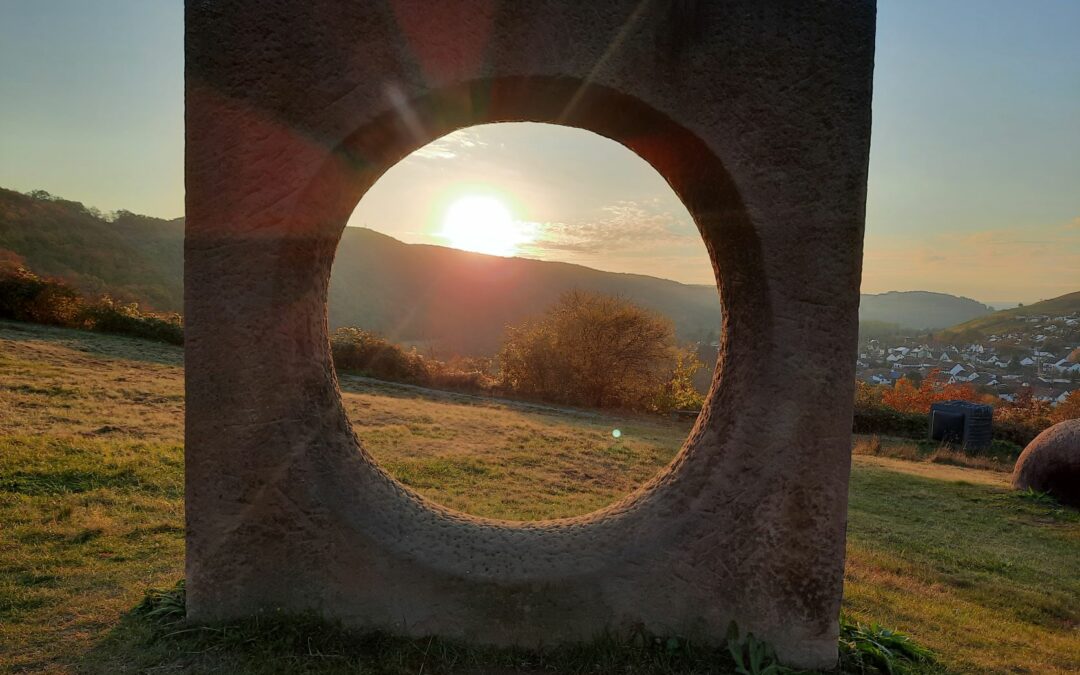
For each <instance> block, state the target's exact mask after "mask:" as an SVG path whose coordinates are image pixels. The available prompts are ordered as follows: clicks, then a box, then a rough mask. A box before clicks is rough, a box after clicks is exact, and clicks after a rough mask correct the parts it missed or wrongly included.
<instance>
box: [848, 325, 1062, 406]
mask: <svg viewBox="0 0 1080 675" xmlns="http://www.w3.org/2000/svg"><path fill="white" fill-rule="evenodd" d="M1015 318H1016V319H1017V320H1019V321H1020V322H1021V323H1020V324H1019V327H1016V328H1013V329H1011V330H1009V331H1008V332H1000V333H991V334H988V335H986V336H985V337H981V338H978V339H974V340H967V339H965V340H956V341H954V342H955V343H950V341H948V340H940V339H936V338H935V336H933V335H927V334H923V335H920V336H902V335H898V336H896V337H895V338H878V339H865V340H860V345H859V356H858V359H857V361H856V377H857V379H859V380H861V381H864V382H867V383H870V384H878V385H889V386H892V385H893V384H894V383H895V382H896V381H897V380H899V379H901V378H908V379H910V380H913V381H914V382H915V383H916V384H917V383H919V382H921V380H922V379H923V378H925V377H926V376H927V375H929V374H930V373H931V372H932V371H934V370H938V371H939V372H940V374H941V376H942V377H944V378H945V379H946V381H947V382H948V383H950V384H953V383H963V384H969V385H971V386H973V387H974V388H975V389H976V391H979V392H980V393H985V394H992V395H994V396H996V397H997V398H998V399H1000V400H1002V401H1007V402H1012V401H1015V400H1016V398H1017V396H1019V395H1021V394H1022V393H1024V392H1025V390H1030V392H1031V396H1032V398H1033V399H1035V400H1038V401H1045V402H1047V403H1049V404H1050V405H1052V406H1056V405H1058V404H1060V403H1062V402H1064V401H1065V399H1066V398H1067V397H1068V396H1069V394H1070V393H1072V392H1073V391H1074V390H1076V389H1080V312H1072V313H1070V314H1065V315H1057V316H1051V315H1045V314H1038V315H1026V316H1025V315H1018V316H1016V317H1015Z"/></svg>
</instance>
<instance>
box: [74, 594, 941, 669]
mask: <svg viewBox="0 0 1080 675" xmlns="http://www.w3.org/2000/svg"><path fill="white" fill-rule="evenodd" d="M840 651H841V664H840V667H839V668H838V669H837V670H836V671H833V672H836V673H844V674H854V673H860V674H862V673H867V674H869V673H886V672H888V673H897V674H898V675H899V674H901V673H912V674H925V675H928V674H931V673H932V674H944V673H946V671H945V670H943V669H942V668H941V667H940V666H939V665H937V664H936V662H935V659H934V657H933V655H932V654H930V652H928V651H927V650H925V649H923V648H921V647H919V646H918V645H916V644H914V643H913V642H911V641H910V640H909V639H908V638H906V637H905V636H903V635H900V634H897V633H893V632H891V631H888V630H887V629H883V628H881V627H879V626H876V625H874V626H864V625H861V624H855V623H851V622H848V621H846V620H844V621H843V622H842V626H841V641H840ZM78 667H79V670H80V672H88V673H123V672H147V671H164V672H186V673H218V672H229V673H232V674H236V675H239V674H245V673H315V672H318V673H371V674H379V675H383V674H385V675H399V674H405V673H410V674H414V673H431V674H438V673H461V674H474V673H475V674H480V673H485V674H493V675H501V674H509V673H517V674H522V675H528V674H539V673H581V674H585V673H594V674H595V673H620V674H623V675H653V674H667V675H675V674H686V675H691V674H699V673H700V674H705V673H716V674H718V675H719V674H724V673H733V674H736V675H781V674H795V673H809V672H810V671H797V670H792V669H789V668H785V667H783V666H780V665H779V664H777V663H776V661H775V657H774V656H773V654H772V650H771V649H770V648H769V647H768V645H766V644H765V643H762V642H760V641H758V640H756V639H754V637H753V636H752V635H747V636H744V637H741V638H740V636H739V635H738V631H737V630H735V628H734V626H732V632H730V633H729V639H728V642H727V644H726V645H725V646H723V647H704V646H699V645H696V644H694V643H692V642H691V641H688V640H684V639H681V638H677V637H660V636H655V635H650V634H647V633H645V632H644V631H636V632H634V633H633V634H632V635H630V636H629V637H628V638H627V639H623V638H617V637H614V636H610V635H608V636H602V637H599V638H597V639H595V640H593V641H591V642H588V643H582V644H578V645H569V646H561V647H556V648H549V649H536V650H534V649H523V648H502V647H481V646H475V645H469V644H466V643H463V642H459V641H454V640H446V639H441V638H436V637H428V638H404V637H397V636H393V635H389V634H386V633H378V632H376V633H358V632H355V631H350V630H348V629H345V628H343V627H342V626H341V625H340V624H338V623H335V622H330V621H326V620H323V619H320V618H319V617H317V616H314V615H285V614H262V615H259V616H256V617H252V618H249V619H244V620H240V621H232V622H225V623H215V624H202V625H199V624H192V623H189V622H187V621H186V620H185V618H184V589H183V582H180V583H179V584H178V585H177V586H176V587H175V588H172V589H169V590H165V591H150V592H148V593H147V596H146V598H145V599H144V600H143V601H142V602H141V603H140V604H139V605H138V606H136V607H135V608H134V609H132V610H131V611H129V612H128V613H127V614H126V615H125V616H124V617H123V619H122V621H121V623H120V625H119V626H117V627H116V628H115V629H114V630H113V631H112V632H111V633H110V634H109V635H108V636H107V637H106V638H105V639H104V640H102V641H101V642H100V643H98V645H97V646H95V647H94V649H93V650H91V652H90V653H89V654H87V655H86V657H85V658H84V659H83V660H82V662H81V663H79V664H78Z"/></svg>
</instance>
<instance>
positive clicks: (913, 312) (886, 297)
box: [859, 291, 994, 331]
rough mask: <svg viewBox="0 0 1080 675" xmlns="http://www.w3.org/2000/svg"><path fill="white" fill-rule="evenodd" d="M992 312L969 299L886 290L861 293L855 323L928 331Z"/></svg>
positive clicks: (990, 308) (990, 309) (940, 294)
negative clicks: (862, 322)
mask: <svg viewBox="0 0 1080 675" xmlns="http://www.w3.org/2000/svg"><path fill="white" fill-rule="evenodd" d="M993 311H994V308H993V307H988V306H987V305H984V304H982V303H981V302H978V301H976V300H972V299H971V298H962V297H959V296H956V295H949V294H947V293H931V292H930V291H889V292H888V293H877V294H865V293H864V294H863V296H862V302H861V306H860V307H859V320H860V321H864V322H871V321H873V322H883V323H894V324H897V325H898V326H899V327H900V328H906V329H909V330H919V331H932V330H939V329H942V328H946V327H948V326H954V325H956V324H957V323H960V322H962V321H967V320H969V319H974V318H976V317H980V316H985V315H987V314H990V313H991V312H993Z"/></svg>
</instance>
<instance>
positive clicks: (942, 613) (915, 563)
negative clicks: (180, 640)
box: [0, 322, 1080, 673]
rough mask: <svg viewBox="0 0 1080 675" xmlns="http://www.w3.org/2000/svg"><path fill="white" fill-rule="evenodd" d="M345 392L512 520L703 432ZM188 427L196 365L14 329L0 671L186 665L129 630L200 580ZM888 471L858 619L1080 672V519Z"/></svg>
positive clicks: (625, 472) (8, 355)
mask: <svg viewBox="0 0 1080 675" xmlns="http://www.w3.org/2000/svg"><path fill="white" fill-rule="evenodd" d="M342 386H343V390H344V394H343V399H344V402H345V406H346V409H347V411H348V414H349V416H350V418H351V419H352V421H353V423H354V426H355V428H356V431H357V433H358V435H359V436H360V437H361V439H363V442H364V443H365V445H366V446H367V447H368V448H369V449H370V450H371V451H372V453H373V454H374V455H375V456H376V458H377V459H378V460H379V461H380V462H381V463H383V464H384V465H385V466H386V467H387V468H388V469H389V470H390V472H391V473H392V474H394V475H395V476H397V477H398V478H399V479H400V480H402V481H403V482H405V483H407V484H409V485H411V486H412V487H413V488H414V489H416V490H418V491H419V492H421V493H422V494H424V495H426V496H428V497H430V498H432V499H434V500H436V501H438V502H441V503H443V504H446V505H448V506H450V507H452V508H457V509H461V510H464V511H468V512H471V513H476V514H480V515H487V516H493V517H501V518H518V519H523V518H526V519H527V518H546V517H557V516H564V515H572V514H575V513H583V512H587V511H590V510H593V509H595V508H598V507H599V506H601V505H603V504H606V503H608V502H610V501H612V500H613V499H616V498H618V497H619V496H620V495H622V494H625V493H626V492H627V491H629V490H630V489H632V488H633V487H634V486H636V485H637V484H639V483H640V482H642V481H643V480H646V479H647V478H648V477H649V476H651V475H652V474H653V473H654V472H655V471H657V470H658V469H659V468H660V467H661V466H663V465H664V464H666V463H667V462H668V461H669V459H670V458H671V457H672V455H673V454H674V452H675V451H676V449H677V448H678V446H679V445H680V443H681V442H682V440H683V438H684V436H685V433H686V429H687V425H686V424H685V423H683V424H678V423H673V422H670V421H668V420H666V419H656V418H649V417H635V416H607V415H599V414H594V413H590V412H584V411H567V410H555V409H550V408H544V407H543V406H530V405H527V404H520V403H513V402H501V401H493V400H483V399H477V398H474V397H466V396H461V395H456V394H445V393H437V392H425V391H419V390H417V389H415V388H410V387H404V386H399V385H390V384H382V383H377V382H372V381H370V380H363V379H360V378H351V377H345V378H343V382H342ZM182 414H183V372H182V360H181V351H180V350H178V349H176V348H173V347H169V346H165V345H156V344H153V343H147V342H143V341H138V340H132V339H127V338H119V337H110V336H103V335H96V334H89V333H79V332H75V331H67V330H59V329H50V328H43V327H38V326H28V325H24V324H13V323H6V322H0V538H2V540H3V544H4V545H3V546H0V645H2V648H0V671H3V670H5V669H10V670H18V669H23V670H26V671H29V672H39V671H45V672H48V671H56V672H68V671H70V670H74V669H76V668H77V669H80V670H87V671H92V672H113V671H115V670H116V664H118V663H120V664H127V665H126V667H132V668H135V667H136V666H135V665H133V664H141V665H138V668H144V667H145V668H156V667H163V668H165V669H166V670H167V669H169V668H171V667H173V666H175V664H176V661H175V660H170V659H174V658H175V656H174V655H169V654H166V653H164V652H161V653H159V652H155V651H153V650H152V649H150V648H149V647H147V645H145V644H144V643H141V642H139V641H138V640H139V639H140V638H139V636H138V634H137V630H136V629H133V628H131V626H130V625H128V624H123V623H121V622H120V617H121V616H122V615H123V614H124V613H125V612H127V611H129V610H130V609H131V608H132V607H133V606H134V605H135V604H136V603H137V602H138V601H139V599H140V598H141V596H142V594H143V592H144V590H145V589H146V588H149V587H165V586H171V585H172V584H173V583H175V581H176V580H178V579H179V578H181V576H182V574H183V571H182V570H183V473H182V469H183V448H182V445H181V444H182V430H183V420H182ZM616 427H617V428H619V429H620V430H621V431H622V432H623V436H622V438H621V439H620V440H618V441H616V440H615V439H614V438H613V437H612V436H611V430H612V429H613V428H616ZM888 444H889V441H885V442H883V443H882V445H886V446H887V445H888ZM868 448H870V449H872V447H871V446H868ZM863 451H864V452H865V451H866V450H865V449H864V450H863ZM885 454H887V453H885V452H882V451H880V450H878V451H876V452H871V453H870V454H860V455H856V456H855V460H854V467H853V472H852V480H851V500H850V509H849V526H848V567H847V578H846V588H845V607H846V608H847V610H848V611H849V612H851V613H852V614H853V615H854V616H856V617H857V618H859V619H861V620H863V621H879V622H881V623H883V624H885V625H888V626H890V627H893V628H896V629H899V630H903V631H905V632H907V633H909V634H911V635H912V636H913V637H915V638H916V639H917V640H919V641H920V642H922V643H923V644H925V645H927V646H929V647H931V648H933V649H934V650H935V651H937V652H938V654H939V655H940V656H941V658H942V659H943V661H944V662H945V663H946V664H947V665H948V666H949V667H950V668H951V669H952V670H954V671H957V672H966V673H1018V672H1027V673H1071V672H1080V515H1078V514H1077V513H1076V512H1074V511H1069V510H1065V509H1062V508H1060V507H1058V506H1056V505H1054V504H1053V503H1050V502H1046V501H1045V500H1044V499H1043V498H1041V497H1040V496H1038V495H1021V494H1017V493H1013V492H1011V491H1010V490H1009V489H1008V486H1007V483H1006V475H1005V474H1003V473H1000V472H991V471H984V470H980V469H977V468H970V467H962V466H952V465H943V464H935V463H932V462H927V461H922V460H923V458H922V457H920V458H919V459H920V461H914V462H913V461H905V460H902V459H897V458H894V457H889V456H882V455H885ZM913 456H914V455H913ZM125 626H127V627H125ZM133 630H135V631H136V632H135V633H133V632H132V631H133ZM146 650H149V651H146ZM155 659H156V660H155ZM264 666H265V664H264ZM264 670H265V668H264Z"/></svg>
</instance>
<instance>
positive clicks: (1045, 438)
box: [1012, 419, 1080, 507]
mask: <svg viewBox="0 0 1080 675" xmlns="http://www.w3.org/2000/svg"><path fill="white" fill-rule="evenodd" d="M1012 484H1013V487H1015V488H1016V489H1018V490H1026V489H1028V488H1033V489H1035V490H1039V491H1040V492H1049V493H1050V494H1052V495H1054V497H1056V498H1057V499H1058V500H1060V501H1061V502H1063V503H1065V504H1069V505H1071V506H1078V507H1080V419H1076V420H1066V421H1064V422H1059V423H1058V424H1055V425H1054V426H1052V427H1050V428H1049V429H1047V430H1046V431H1044V432H1042V433H1041V434H1039V435H1038V436H1036V437H1035V440H1033V441H1031V443H1028V446H1027V447H1026V448H1024V452H1023V453H1022V454H1021V455H1020V458H1019V459H1017V460H1016V468H1015V469H1013V474H1012Z"/></svg>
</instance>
